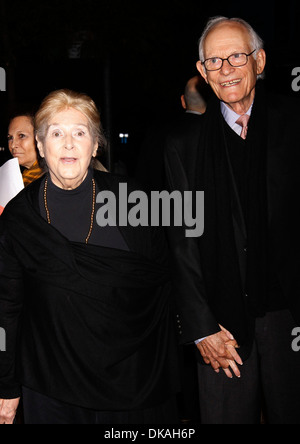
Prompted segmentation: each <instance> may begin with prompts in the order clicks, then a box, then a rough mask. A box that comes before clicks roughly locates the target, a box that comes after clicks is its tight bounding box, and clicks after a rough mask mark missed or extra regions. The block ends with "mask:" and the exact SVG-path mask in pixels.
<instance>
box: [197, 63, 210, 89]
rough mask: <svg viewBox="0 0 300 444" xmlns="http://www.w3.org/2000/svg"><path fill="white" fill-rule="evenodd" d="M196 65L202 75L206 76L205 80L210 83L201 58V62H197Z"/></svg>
mask: <svg viewBox="0 0 300 444" xmlns="http://www.w3.org/2000/svg"><path fill="white" fill-rule="evenodd" d="M196 66H197V69H198V71H199V72H200V74H201V76H202V77H203V78H204V80H205V81H206V83H207V84H208V80H207V74H206V69H205V68H204V65H202V62H200V60H199V62H197V64H196Z"/></svg>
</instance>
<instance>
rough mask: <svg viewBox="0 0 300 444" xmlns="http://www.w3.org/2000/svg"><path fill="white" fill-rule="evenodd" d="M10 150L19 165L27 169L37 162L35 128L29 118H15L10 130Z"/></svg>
mask: <svg viewBox="0 0 300 444" xmlns="http://www.w3.org/2000/svg"><path fill="white" fill-rule="evenodd" d="M8 148H9V151H10V153H11V155H12V156H13V157H14V158H17V159H18V160H19V164H20V165H21V166H23V167H25V168H27V169H29V168H31V167H32V165H33V164H34V163H35V162H36V161H37V151H36V146H35V140H34V128H33V126H32V122H31V120H30V118H29V117H26V116H21V117H15V118H14V119H12V121H11V122H10V125H9V128H8Z"/></svg>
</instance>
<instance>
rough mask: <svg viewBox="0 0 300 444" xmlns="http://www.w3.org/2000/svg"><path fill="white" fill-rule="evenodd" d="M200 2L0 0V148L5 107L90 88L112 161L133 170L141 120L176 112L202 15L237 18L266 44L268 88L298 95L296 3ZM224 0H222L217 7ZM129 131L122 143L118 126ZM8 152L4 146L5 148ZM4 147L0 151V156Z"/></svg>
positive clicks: (192, 71)
mask: <svg viewBox="0 0 300 444" xmlns="http://www.w3.org/2000/svg"><path fill="white" fill-rule="evenodd" d="M227 3H228V2H224V1H222V2H218V1H215V2H209V1H203V0H198V1H195V0H172V1H170V0H161V1H160V2H156V1H148V0H143V1H130V0H127V1H124V0H52V1H40V0H26V1H25V0H23V1H14V0H10V1H9V0H0V67H3V68H5V70H6V78H7V79H6V80H7V90H6V92H0V147H1V146H2V147H6V146H7V140H6V139H7V137H6V133H7V122H8V118H9V115H10V113H11V112H12V111H13V110H14V108H15V107H16V106H17V105H19V104H21V105H23V106H24V107H28V108H31V107H33V106H38V105H39V104H40V102H41V100H42V99H43V98H44V97H45V96H46V95H47V94H48V93H49V92H50V91H52V90H55V89H60V88H70V89H75V90H78V91H81V92H85V93H87V94H89V95H90V96H91V97H92V98H93V99H94V100H95V102H96V103H97V105H98V107H99V108H100V110H101V114H102V120H103V125H104V128H105V131H106V134H107V136H108V138H109V140H110V143H111V151H112V162H113V163H114V162H115V161H116V160H118V159H119V158H121V159H122V160H123V161H124V162H125V163H126V165H127V168H128V172H129V174H131V173H132V172H133V171H134V167H135V164H136V159H137V156H138V153H139V149H140V146H141V142H142V140H143V138H144V136H145V133H146V130H147V128H148V127H149V125H151V124H152V122H154V121H161V122H163V121H164V119H165V118H166V116H168V119H169V118H170V117H171V116H172V115H173V114H176V113H179V112H181V108H180V95H181V94H182V92H183V89H184V86H185V83H186V81H187V80H188V79H189V78H190V77H192V76H194V75H196V74H197V71H196V68H195V64H196V62H197V60H198V39H199V37H200V35H201V33H202V30H203V27H204V25H205V23H206V21H207V20H208V18H209V17H212V16H215V15H225V16H229V17H242V18H244V19H246V20H247V21H249V22H250V24H251V25H252V26H253V27H254V28H255V29H256V30H257V32H258V33H259V34H260V35H261V36H262V38H263V39H264V40H265V43H266V51H267V55H268V67H267V80H266V82H267V86H268V88H270V89H274V90H276V91H278V92H281V93H284V94H288V95H294V96H295V97H297V98H298V97H299V98H300V92H299V93H297V92H294V91H293V90H292V86H291V85H292V81H293V77H292V70H293V68H295V67H298V66H300V38H299V31H300V12H299V11H300V10H299V7H298V4H297V3H298V2H296V0H285V1H284V2H279V1H278V0H277V1H276V2H275V1H274V2H270V1H268V2H263V1H261V0H260V1H252V2H240V1H231V2H230V4H229V5H228V4H227ZM226 4H227V5H226ZM121 132H125V133H128V134H129V139H128V143H127V144H121V143H120V139H119V134H120V133H121ZM6 154H7V153H6ZM3 161H4V154H3V153H1V152H0V164H1V163H2V162H3Z"/></svg>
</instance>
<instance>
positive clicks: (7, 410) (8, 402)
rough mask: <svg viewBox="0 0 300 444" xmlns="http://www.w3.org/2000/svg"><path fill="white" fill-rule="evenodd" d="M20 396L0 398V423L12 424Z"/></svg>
mask: <svg viewBox="0 0 300 444" xmlns="http://www.w3.org/2000/svg"><path fill="white" fill-rule="evenodd" d="M19 402H20V398H18V399H0V424H13V423H14V419H15V417H16V414H17V409H18V406H19Z"/></svg>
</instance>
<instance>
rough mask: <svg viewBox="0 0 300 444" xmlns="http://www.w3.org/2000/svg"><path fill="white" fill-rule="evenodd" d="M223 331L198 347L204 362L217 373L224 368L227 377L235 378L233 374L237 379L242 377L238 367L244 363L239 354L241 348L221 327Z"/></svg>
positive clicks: (205, 340)
mask: <svg viewBox="0 0 300 444" xmlns="http://www.w3.org/2000/svg"><path fill="white" fill-rule="evenodd" d="M220 328H221V330H222V331H220V332H219V333H216V334H215V335H212V336H209V337H208V338H206V339H204V340H203V341H202V342H200V344H198V345H197V347H198V350H199V351H200V353H201V355H202V357H203V359H204V362H205V363H206V364H210V365H211V366H212V368H213V369H214V370H215V372H216V373H219V372H220V368H222V369H223V370H224V372H225V374H226V376H227V377H228V378H230V379H232V378H233V375H232V372H233V373H234V374H235V376H236V377H237V378H240V377H241V373H240V370H239V368H238V366H237V364H239V365H243V361H242V359H241V358H240V356H239V354H238V353H237V351H236V349H237V348H239V347H238V344H237V342H236V340H235V339H234V337H233V336H232V334H231V333H230V332H229V331H227V330H226V329H225V328H224V327H222V326H221V325H220Z"/></svg>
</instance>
